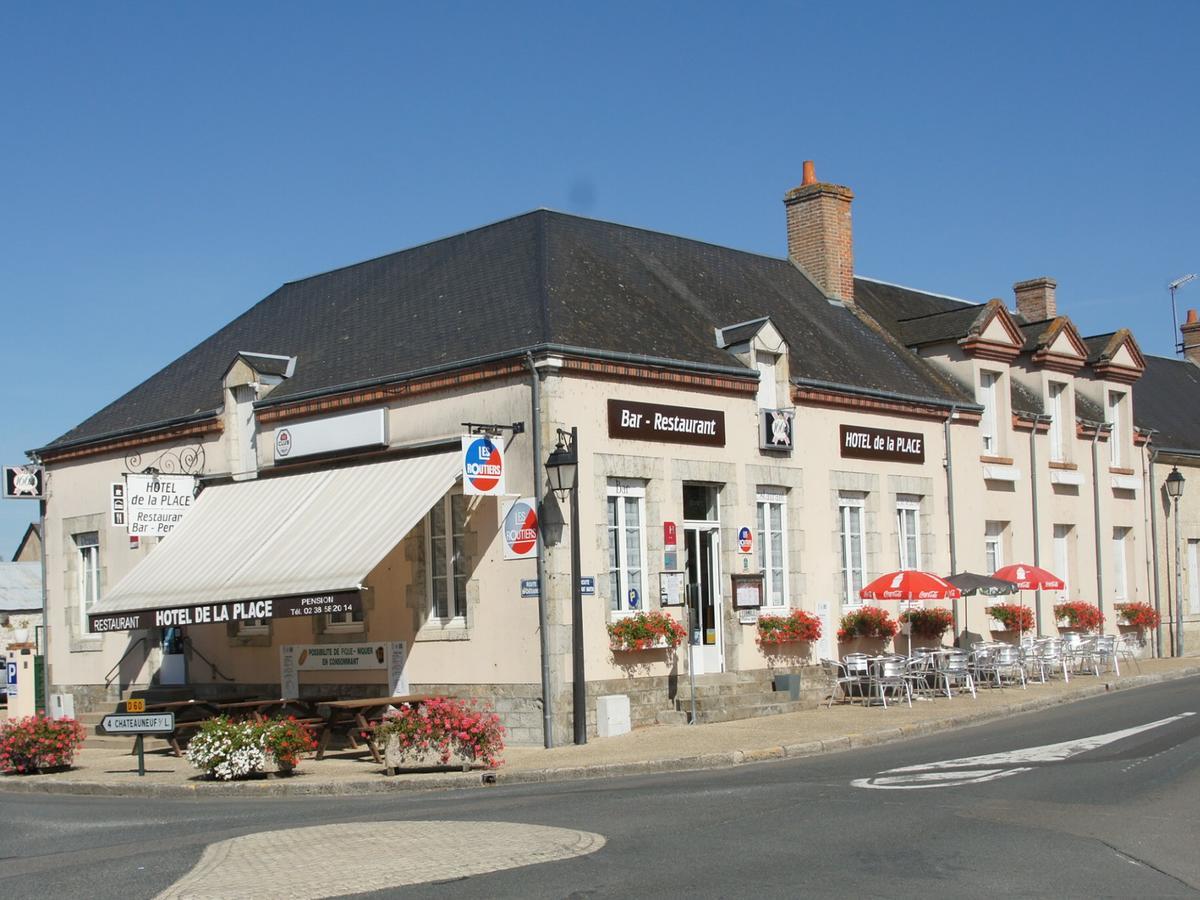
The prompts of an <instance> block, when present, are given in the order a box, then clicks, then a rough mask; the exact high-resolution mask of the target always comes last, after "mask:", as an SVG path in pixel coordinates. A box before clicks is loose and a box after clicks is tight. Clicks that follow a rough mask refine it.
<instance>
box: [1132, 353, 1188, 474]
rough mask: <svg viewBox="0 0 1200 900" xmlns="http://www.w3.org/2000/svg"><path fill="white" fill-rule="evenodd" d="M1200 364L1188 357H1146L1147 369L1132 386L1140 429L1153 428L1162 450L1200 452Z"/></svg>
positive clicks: (1134, 412) (1155, 439)
mask: <svg viewBox="0 0 1200 900" xmlns="http://www.w3.org/2000/svg"><path fill="white" fill-rule="evenodd" d="M1198 404H1200V367H1198V366H1197V365H1196V364H1195V363H1192V362H1189V361H1187V360H1186V359H1169V358H1167V357H1163V356H1147V357H1146V371H1145V373H1144V374H1143V375H1142V377H1141V378H1139V379H1138V380H1137V381H1136V382H1134V385H1133V416H1134V419H1135V421H1136V423H1137V425H1138V427H1139V428H1154V429H1156V430H1157V431H1158V434H1156V435H1154V436H1153V438H1152V439H1151V440H1152V441H1153V443H1154V446H1155V447H1157V448H1159V449H1160V450H1184V451H1189V452H1200V410H1198V409H1197V406H1198Z"/></svg>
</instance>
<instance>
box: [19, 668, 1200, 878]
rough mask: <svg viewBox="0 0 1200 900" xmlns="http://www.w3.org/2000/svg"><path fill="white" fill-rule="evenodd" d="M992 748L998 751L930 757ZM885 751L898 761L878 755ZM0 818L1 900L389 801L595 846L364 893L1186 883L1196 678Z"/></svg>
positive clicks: (1198, 794) (191, 857) (331, 842)
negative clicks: (441, 787)
mask: <svg viewBox="0 0 1200 900" xmlns="http://www.w3.org/2000/svg"><path fill="white" fill-rule="evenodd" d="M879 713H880V715H888V714H889V713H888V712H886V711H884V710H880V711H879ZM1189 713H1190V714H1191V715H1186V714H1189ZM1151 723H1158V724H1154V725H1153V727H1150V728H1148V729H1146V730H1143V731H1138V732H1136V733H1129V734H1124V735H1117V736H1116V737H1109V738H1104V739H1101V741H1093V742H1092V743H1091V744H1086V743H1084V744H1080V743H1077V742H1079V741H1081V740H1083V739H1087V738H1094V737H1096V736H1101V735H1113V734H1114V733H1117V732H1122V731H1126V730H1129V729H1135V728H1138V727H1140V726H1145V725H1147V724H1151ZM1103 741H1107V742H1106V743H1105V742H1103ZM1064 742H1065V746H1058V747H1056V748H1054V749H1051V750H1040V751H1034V752H1026V753H1024V754H1020V755H1018V756H1013V755H1011V754H1010V753H1009V752H1010V751H1015V750H1028V748H1035V747H1045V746H1047V745H1061V744H1064ZM1089 747H1090V748H1091V749H1089ZM992 754H1008V755H1005V756H1001V757H993V758H991V759H983V760H975V761H970V760H969V759H968V761H960V762H950V763H949V764H947V761H953V760H963V759H964V758H971V757H977V756H986V755H992ZM905 767H918V768H916V769H913V770H911V771H908V772H895V771H892V770H895V769H899V768H905ZM933 785H939V786H933ZM0 819H2V820H3V832H2V841H0V895H3V896H4V897H6V898H10V900H17V898H25V897H30V898H33V897H36V898H39V900H40V898H46V897H72V896H79V897H84V896H86V897H95V898H109V897H112V898H122V900H134V898H141V897H153V896H155V895H156V894H157V893H158V892H159V891H162V890H164V889H166V888H168V887H169V886H170V885H171V884H172V883H173V882H175V881H176V879H178V878H180V877H181V876H183V875H185V874H186V873H187V872H188V871H189V870H190V869H192V867H193V866H194V865H195V864H196V862H197V860H198V859H199V858H200V855H201V853H202V851H204V849H205V847H206V846H207V845H209V844H211V843H213V842H217V841H223V840H228V839H231V838H238V837H240V836H245V835H251V834H254V833H258V832H265V831H272V830H275V829H292V828H297V827H301V826H312V825H320V824H331V823H343V822H400V821H405V820H454V821H455V822H463V823H467V822H508V823H526V824H530V825H534V824H536V825H545V826H556V827H559V828H565V829H578V830H581V831H586V832H590V833H593V834H598V835H601V836H603V839H604V843H603V846H601V847H600V849H598V850H595V851H594V852H586V853H583V855H578V856H574V857H572V858H569V859H561V860H560V861H557V862H547V863H542V864H538V865H529V866H524V867H521V868H512V869H507V870H504V871H498V872H492V873H488V874H477V875H471V876H469V877H460V876H459V875H456V874H455V871H456V870H455V865H454V863H453V860H454V859H455V858H456V859H458V860H459V861H460V862H465V861H467V860H471V861H478V860H479V859H480V858H483V859H486V858H488V856H489V854H491V853H493V852H494V848H492V847H490V846H489V845H488V844H487V843H486V840H485V841H484V842H483V843H480V840H479V838H478V835H479V833H480V829H475V830H474V831H473V832H472V834H473V835H475V836H476V837H474V838H472V839H470V840H464V841H461V842H459V843H457V845H456V842H455V840H454V839H453V837H447V838H446V844H447V845H448V846H447V849H448V851H449V854H450V858H451V860H452V861H451V863H450V865H449V866H448V868H447V870H446V872H445V874H444V877H438V878H437V879H436V883H425V884H421V885H416V886H410V887H405V888H397V889H394V890H386V891H379V892H377V893H375V894H372V895H371V896H405V897H409V896H411V897H436V898H448V897H453V898H459V897H480V898H484V897H509V896H512V897H517V896H520V897H604V896H612V897H631V896H639V897H640V896H650V895H660V896H688V897H745V896H767V897H775V896H779V897H795V896H810V895H811V896H850V895H857V896H864V895H866V896H889V897H922V898H929V897H964V896H995V895H1001V894H1006V895H1010V896H1019V897H1027V896H1054V897H1083V896H1089V897H1110V896H1111V897H1116V896H1119V897H1130V896H1140V897H1177V896H1196V895H1198V894H1200V678H1190V679H1184V680H1180V681H1175V682H1168V683H1164V684H1159V685H1154V686H1151V687H1147V688H1141V689H1138V690H1131V691H1123V692H1119V693H1115V694H1111V695H1106V696H1103V697H1097V698H1093V699H1090V700H1084V701H1080V702H1077V703H1073V704H1070V705H1066V706H1061V707H1056V708H1054V709H1051V710H1046V711H1043V712H1039V713H1032V714H1028V715H1024V716H1019V717H1014V718H1009V719H1005V720H1002V721H999V722H993V723H990V724H987V725H982V726H977V727H973V728H968V729H962V730H958V731H951V732H947V733H944V734H941V735H934V736H930V737H923V738H919V739H914V740H910V741H905V742H901V743H895V744H889V745H885V746H881V747H873V748H869V749H865V750H858V751H850V752H846V753H840V754H834V755H829V756H823V757H815V758H812V759H800V760H782V761H777V762H770V763H763V764H759V765H754V766H743V767H740V768H736V769H725V770H718V771H709V772H696V773H688V774H672V775H661V776H641V777H635V778H621V779H613V780H608V781H586V782H578V783H558V784H547V785H522V786H512V787H507V786H500V787H495V788H489V789H473V790H469V791H456V792H447V793H430V794H395V795H381V796H364V797H345V798H332V797H331V798H303V799H279V800H273V799H271V800H268V799H262V800H259V799H256V800H254V801H237V800H192V801H176V800H169V801H168V800H161V801H160V800H142V799H138V800H133V799H129V800H126V799H113V798H82V797H81V798H74V797H58V796H45V797H39V796H36V795H25V794H20V795H17V794H3V793H0ZM484 833H486V830H485V832H484ZM332 834H333V837H331V838H326V839H325V840H323V841H322V842H320V843H319V845H317V846H314V847H313V848H312V849H311V855H312V857H313V858H316V859H319V860H320V863H321V865H322V866H323V867H324V869H325V871H327V872H328V876H327V878H326V880H324V881H323V882H322V883H323V884H329V885H332V886H334V887H336V885H337V884H338V883H339V881H338V878H339V875H338V872H339V869H340V867H341V866H342V864H343V863H344V862H345V860H344V858H343V857H346V858H349V856H350V855H352V851H353V849H354V847H353V844H352V842H346V843H342V842H340V841H339V840H338V839H337V837H336V835H337V829H336V828H335V829H332ZM243 840H245V838H243ZM235 843H236V842H235ZM253 852H258V851H257V850H256V851H253ZM227 868H228V867H227ZM295 872H296V870H295V869H294V868H291V867H289V866H288V864H287V862H286V860H285V859H279V858H264V859H263V862H262V864H261V865H258V864H255V865H253V866H249V867H247V871H246V872H245V876H244V877H245V879H246V881H247V882H248V883H249V882H254V883H256V884H260V885H263V888H262V890H261V892H260V895H263V896H265V895H269V894H270V893H271V892H272V891H278V892H279V894H280V895H281V896H287V895H288V886H289V878H296V877H297V876H296V874H295ZM226 874H228V872H227V873H226ZM238 877H239V878H241V877H242V876H241V875H240V874H239V875H238Z"/></svg>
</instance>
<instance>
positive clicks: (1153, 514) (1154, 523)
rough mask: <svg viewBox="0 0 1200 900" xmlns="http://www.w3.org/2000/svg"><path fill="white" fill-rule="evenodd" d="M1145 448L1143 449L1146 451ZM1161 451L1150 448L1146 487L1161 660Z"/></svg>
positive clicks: (1156, 647) (1157, 651) (1156, 636)
mask: <svg viewBox="0 0 1200 900" xmlns="http://www.w3.org/2000/svg"><path fill="white" fill-rule="evenodd" d="M1154 434H1155V430H1153V429H1152V430H1151V431H1150V433H1149V434H1148V435H1147V437H1149V438H1153V436H1154ZM1144 449H1145V448H1143V451H1144ZM1158 453H1159V450H1158V448H1157V447H1154V446H1151V447H1150V460H1149V466H1148V467H1147V475H1146V477H1147V480H1148V481H1149V484H1147V485H1146V509H1147V511H1148V512H1149V514H1150V553H1149V556H1150V559H1151V562H1152V565H1153V567H1154V570H1153V575H1154V613H1155V615H1157V616H1158V625H1157V626H1156V627H1155V629H1154V655H1155V656H1157V657H1159V658H1160V659H1161V658H1162V656H1163V625H1162V582H1161V575H1160V574H1159V567H1158V512H1157V510H1155V508H1154V507H1155V502H1156V501H1155V496H1154V485H1155V481H1154V464H1155V463H1156V462H1157V461H1158Z"/></svg>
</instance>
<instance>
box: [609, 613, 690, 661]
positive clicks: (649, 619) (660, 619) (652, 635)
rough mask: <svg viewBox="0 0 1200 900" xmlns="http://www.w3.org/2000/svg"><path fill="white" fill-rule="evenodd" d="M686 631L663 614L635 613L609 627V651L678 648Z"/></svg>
mask: <svg viewBox="0 0 1200 900" xmlns="http://www.w3.org/2000/svg"><path fill="white" fill-rule="evenodd" d="M685 637H687V632H686V631H685V630H684V628H683V626H682V625H680V624H679V623H678V622H676V621H675V619H674V618H673V617H672V616H670V615H668V614H667V613H665V612H661V611H660V610H650V611H648V612H639V613H635V614H634V615H632V616H628V617H626V618H624V619H621V620H619V621H617V622H613V623H612V624H610V625H609V626H608V642H609V649H611V650H615V651H618V652H624V651H632V650H661V649H674V648H675V647H678V646H679V645H680V644H681V643H682V642H683V639H684V638H685Z"/></svg>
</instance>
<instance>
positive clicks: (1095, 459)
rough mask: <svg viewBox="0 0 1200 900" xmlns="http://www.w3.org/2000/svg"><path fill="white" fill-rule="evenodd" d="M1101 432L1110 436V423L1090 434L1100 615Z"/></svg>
mask: <svg viewBox="0 0 1200 900" xmlns="http://www.w3.org/2000/svg"><path fill="white" fill-rule="evenodd" d="M1101 434H1107V435H1109V437H1110V439H1111V436H1112V425H1110V424H1108V423H1105V424H1103V425H1097V426H1096V431H1095V433H1094V434H1093V435H1092V508H1093V516H1094V526H1093V527H1094V528H1095V531H1096V605H1097V606H1098V607H1100V615H1104V560H1103V556H1102V551H1101V540H1100V457H1099V455H1098V453H1097V447H1096V442H1097V441H1099V440H1100V435H1101Z"/></svg>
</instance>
